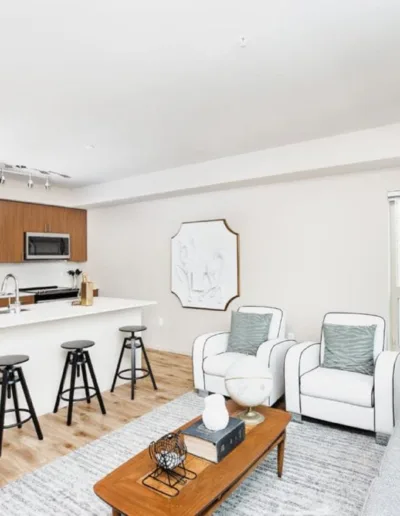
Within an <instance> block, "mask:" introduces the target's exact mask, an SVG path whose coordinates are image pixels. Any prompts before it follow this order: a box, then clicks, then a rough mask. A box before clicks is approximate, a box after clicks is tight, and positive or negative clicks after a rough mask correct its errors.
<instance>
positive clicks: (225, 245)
mask: <svg viewBox="0 0 400 516" xmlns="http://www.w3.org/2000/svg"><path fill="white" fill-rule="evenodd" d="M238 240H239V238H238V234H237V233H235V232H233V231H232V230H231V229H229V227H228V225H227V224H226V221H225V220H223V219H219V220H210V221H200V222H185V223H184V224H182V226H181V228H180V230H179V232H178V233H177V234H176V235H175V236H174V237H172V243H171V268H172V270H171V283H172V285H171V290H172V292H173V293H174V294H175V295H176V296H177V297H178V298H179V299H180V301H181V303H182V306H184V307H188V308H205V309H213V310H226V308H227V306H228V305H229V303H230V301H232V299H234V298H236V297H238V295H239V279H238V276H239V275H238V268H239V263H238Z"/></svg>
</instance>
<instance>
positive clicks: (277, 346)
mask: <svg viewBox="0 0 400 516" xmlns="http://www.w3.org/2000/svg"><path fill="white" fill-rule="evenodd" d="M295 344H296V341H295V340H290V339H284V338H281V339H272V340H267V341H266V342H263V343H262V344H261V346H260V347H259V348H258V351H257V358H259V359H260V360H262V361H263V362H265V365H266V367H268V368H269V370H270V372H271V374H272V380H273V386H272V391H271V394H270V396H269V400H267V401H268V404H269V405H270V406H271V405H273V404H274V403H275V402H276V401H277V400H278V399H279V398H280V397H281V396H283V393H284V391H285V375H284V366H285V357H286V353H287V351H288V349H289V348H290V347H291V346H294V345H295Z"/></svg>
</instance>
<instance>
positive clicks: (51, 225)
mask: <svg viewBox="0 0 400 516" xmlns="http://www.w3.org/2000/svg"><path fill="white" fill-rule="evenodd" d="M43 208H44V211H45V219H46V229H45V232H46V233H47V232H50V233H68V211H69V210H68V208H63V207H61V206H43Z"/></svg>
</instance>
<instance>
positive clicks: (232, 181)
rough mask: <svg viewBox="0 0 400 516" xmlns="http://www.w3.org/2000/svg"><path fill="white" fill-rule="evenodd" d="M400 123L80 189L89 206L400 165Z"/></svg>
mask: <svg viewBox="0 0 400 516" xmlns="http://www.w3.org/2000/svg"><path fill="white" fill-rule="evenodd" d="M399 140H400V123H399V124H392V125H386V126H382V127H376V128H374V129H367V130H364V131H356V132H352V133H346V134H339V135H336V136H331V137H328V138H319V139H316V140H309V141H303V142H300V143H294V144H291V145H282V146H280V147H275V148H270V149H264V150H261V151H257V152H248V153H247V154H240V155H236V156H229V157H225V158H221V159H215V160H210V161H205V162H202V163H195V164H191V165H185V166H181V167H177V168H171V169H167V170H160V171H157V172H153V173H147V174H138V175H134V176H131V177H128V178H126V179H120V180H117V181H108V182H107V183H99V184H93V185H89V186H87V187H83V188H79V189H77V190H76V191H75V192H74V194H75V201H76V202H77V204H78V205H81V206H83V207H95V206H96V205H97V206H99V205H100V204H103V205H105V204H106V203H108V204H117V203H121V202H134V201H138V200H145V199H146V200H150V199H152V198H153V199H154V198H161V197H170V196H172V195H175V196H176V195H183V194H193V193H195V192H202V191H203V192H204V191H211V190H222V189H224V188H226V187H240V186H249V185H250V184H252V185H260V184H266V183H273V182H279V181H288V180H291V181H293V180H294V179H304V178H313V177H314V178H317V177H323V176H327V175H335V174H338V175H341V174H343V173H344V172H354V171H358V172H359V171H364V170H377V169H382V168H384V167H393V166H399V164H400V146H399Z"/></svg>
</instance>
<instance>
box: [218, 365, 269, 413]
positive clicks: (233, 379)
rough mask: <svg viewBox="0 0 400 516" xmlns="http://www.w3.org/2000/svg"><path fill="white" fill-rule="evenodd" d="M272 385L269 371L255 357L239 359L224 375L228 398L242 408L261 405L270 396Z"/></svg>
mask: <svg viewBox="0 0 400 516" xmlns="http://www.w3.org/2000/svg"><path fill="white" fill-rule="evenodd" d="M272 385H273V384H272V375H271V372H270V370H269V369H268V367H267V366H266V364H265V362H263V361H262V360H260V359H258V358H257V357H255V356H245V357H243V358H240V359H239V360H238V361H237V362H235V363H234V364H233V365H232V366H231V367H230V368H229V369H228V371H227V373H226V375H225V387H226V390H227V391H228V393H229V396H230V397H231V398H232V399H233V400H234V401H236V403H238V404H239V405H241V406H242V407H249V408H252V407H256V406H257V405H261V404H262V403H263V402H264V401H265V400H266V399H267V398H268V396H269V395H270V394H271V390H272ZM249 412H250V411H249ZM253 412H254V411H253ZM258 422H259V421H258Z"/></svg>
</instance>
